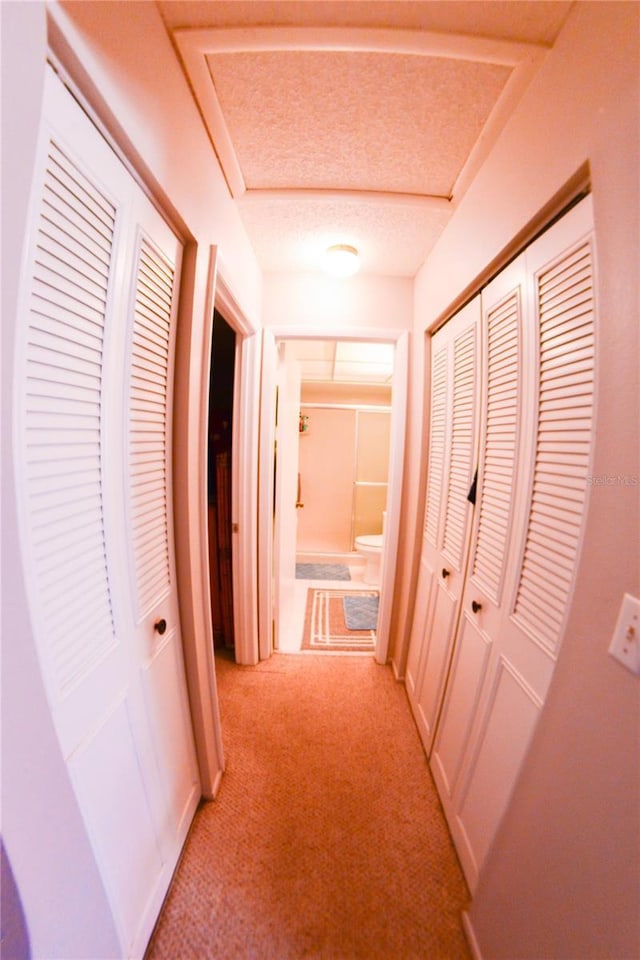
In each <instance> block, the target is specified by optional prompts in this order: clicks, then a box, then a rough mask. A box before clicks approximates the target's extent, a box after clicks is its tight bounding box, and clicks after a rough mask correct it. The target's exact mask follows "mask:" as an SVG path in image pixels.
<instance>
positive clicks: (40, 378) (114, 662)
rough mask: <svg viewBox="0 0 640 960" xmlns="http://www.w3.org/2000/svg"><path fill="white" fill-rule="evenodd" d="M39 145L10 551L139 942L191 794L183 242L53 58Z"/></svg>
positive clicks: (120, 917)
mask: <svg viewBox="0 0 640 960" xmlns="http://www.w3.org/2000/svg"><path fill="white" fill-rule="evenodd" d="M40 147H41V149H40V153H39V156H40V160H39V167H38V170H36V175H35V181H34V183H35V186H34V195H33V198H32V224H33V227H32V232H31V239H30V245H29V250H28V258H27V261H26V264H25V272H24V279H23V285H22V300H21V325H22V333H21V344H20V347H19V355H18V357H17V364H16V370H17V374H16V388H17V392H18V395H17V397H16V401H17V402H16V408H17V410H18V422H17V429H16V433H15V445H16V448H17V449H16V462H17V463H18V464H19V467H18V469H19V471H20V474H21V475H20V478H19V480H20V483H19V486H20V488H21V490H22V502H21V504H20V512H21V517H20V519H21V527H22V540H23V560H24V564H25V567H26V574H27V581H28V584H29V590H30V604H31V609H32V618H33V623H34V630H35V634H36V641H37V645H38V651H39V657H40V663H41V668H42V672H43V676H44V679H45V684H46V687H47V692H48V696H49V701H50V704H51V711H52V717H53V721H54V724H55V727H56V730H57V733H58V737H59V740H60V743H61V747H62V750H63V753H64V756H65V758H66V760H67V764H68V767H69V772H70V776H71V779H72V782H73V784H74V787H75V790H76V795H77V798H78V801H79V805H80V809H81V811H82V814H83V817H84V820H85V823H86V826H87V831H88V834H89V836H90V839H91V842H92V844H93V848H94V851H95V855H96V860H97V862H98V865H99V868H100V871H101V874H102V877H103V880H104V883H105V888H106V890H107V894H108V896H109V898H110V901H111V904H112V909H113V913H114V918H115V921H116V925H117V928H118V931H119V935H120V939H121V945H122V956H123V957H124V956H139V955H141V954H142V952H143V951H144V948H145V945H146V942H147V939H148V937H149V935H150V933H151V930H152V929H153V924H154V922H155V919H156V917H157V913H158V911H159V909H160V906H161V903H162V899H163V897H164V895H165V893H166V890H167V887H168V884H169V881H170V879H171V875H172V872H173V870H174V867H175V864H176V862H177V858H178V855H179V852H180V849H181V847H182V843H183V841H184V837H185V836H186V830H187V828H188V825H189V822H190V819H191V816H192V814H193V812H194V810H195V806H196V804H197V801H198V797H199V786H198V776H197V767H196V761H195V751H194V745H193V738H192V731H191V724H190V719H189V709H188V700H187V692H186V685H185V679H184V669H183V664H182V650H181V638H180V625H179V620H178V607H177V598H176V580H175V571H174V557H173V533H172V530H173V523H172V517H171V469H170V464H171V403H172V398H171V383H172V358H173V337H174V332H173V331H174V327H175V324H174V322H173V321H174V318H175V303H176V296H177V280H178V274H179V265H180V253H181V250H180V244H179V242H178V240H177V238H176V237H175V236H174V235H173V233H172V232H171V230H170V229H169V228H168V227H167V225H166V223H165V222H164V221H163V220H162V218H161V217H160V215H159V214H158V213H157V211H156V210H155V209H154V208H153V207H152V205H151V204H150V203H149V201H148V200H147V198H146V197H145V196H144V194H143V193H142V191H141V189H140V188H139V186H138V185H137V184H136V183H135V181H134V180H133V178H132V177H131V176H130V174H129V173H128V172H127V171H126V170H125V168H124V167H123V166H122V164H121V163H120V161H119V160H118V159H117V157H116V156H115V154H114V153H113V152H112V151H111V149H110V148H109V146H108V145H107V143H106V142H105V141H104V140H103V139H102V137H101V136H100V135H99V133H98V132H97V130H96V129H95V127H94V126H93V125H92V123H91V122H90V121H89V119H88V118H87V117H86V115H85V114H84V113H83V112H82V110H81V109H80V107H79V106H78V104H77V103H76V101H75V100H74V99H73V98H72V97H71V96H70V94H69V93H68V92H67V91H66V90H65V88H64V87H63V85H62V84H61V82H60V81H59V79H58V78H57V77H56V76H55V74H54V73H53V71H52V70H49V71H48V76H47V85H46V92H45V104H44V119H43V126H42V130H41V144H40ZM162 621H164V623H163V622H162Z"/></svg>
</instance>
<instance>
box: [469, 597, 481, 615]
mask: <svg viewBox="0 0 640 960" xmlns="http://www.w3.org/2000/svg"><path fill="white" fill-rule="evenodd" d="M471 609H472V610H473V612H474V613H477V612H478V610H482V604H481V603H478V601H477V600H472V601H471Z"/></svg>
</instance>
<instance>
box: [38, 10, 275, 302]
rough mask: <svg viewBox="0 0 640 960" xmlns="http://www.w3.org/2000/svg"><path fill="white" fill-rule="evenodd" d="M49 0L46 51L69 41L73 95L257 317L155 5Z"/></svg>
mask: <svg viewBox="0 0 640 960" xmlns="http://www.w3.org/2000/svg"><path fill="white" fill-rule="evenodd" d="M50 7H51V13H52V15H53V19H54V24H52V28H51V36H52V40H53V45H54V49H56V48H57V46H58V37H61V38H62V43H63V45H66V46H67V47H68V48H71V49H72V51H73V57H72V58H73V60H74V61H75V63H76V66H75V68H74V69H75V73H76V74H77V77H78V81H79V82H80V83H81V86H82V90H83V93H84V94H85V95H86V96H87V98H88V99H89V100H90V102H92V105H95V108H96V110H97V111H98V113H99V114H100V115H101V117H103V118H104V122H105V123H106V125H107V126H108V127H112V128H113V136H114V137H115V138H116V139H117V141H119V142H121V143H122V144H123V145H124V148H125V149H126V151H127V152H128V153H130V154H131V155H133V156H135V157H137V158H138V160H139V162H140V166H141V167H142V168H143V169H144V172H145V180H146V182H147V183H149V184H151V185H154V186H155V185H157V188H158V190H159V191H160V193H161V195H163V200H164V202H165V203H166V202H167V201H168V202H169V204H171V205H172V206H173V208H174V209H175V210H176V212H177V213H178V216H179V217H180V218H181V219H182V220H183V221H184V224H185V226H186V229H187V230H188V231H189V232H190V233H191V235H192V236H193V237H194V238H195V239H196V240H197V241H198V243H199V244H201V245H202V247H203V250H205V249H206V247H207V246H208V245H209V244H217V245H219V247H220V250H219V260H220V263H219V265H218V269H219V270H221V271H222V272H223V273H224V275H225V280H226V281H227V283H228V285H229V287H230V289H231V291H232V293H233V294H234V296H235V297H236V299H237V300H238V302H239V304H240V306H241V308H242V309H243V310H244V311H245V313H246V314H247V316H248V317H249V318H250V319H255V320H256V321H258V320H259V317H260V309H261V273H260V270H259V267H258V264H257V261H256V259H255V255H254V253H253V249H252V248H251V246H250V244H249V240H248V238H247V235H246V233H245V230H244V227H243V225H242V221H241V220H240V217H239V215H238V212H237V209H236V207H235V205H234V203H233V201H232V200H231V198H230V196H229V191H228V189H227V186H226V182H225V180H224V177H223V175H222V172H221V171H220V168H219V167H218V165H217V164H216V163H215V162H213V160H212V154H211V146H210V143H209V139H208V137H207V134H206V132H205V130H204V127H203V125H202V121H201V119H200V115H199V113H198V110H197V108H196V106H195V103H194V101H193V97H192V95H191V92H190V90H189V87H188V85H187V82H186V80H185V78H184V75H183V73H182V71H181V69H180V66H179V64H178V61H177V59H176V56H175V53H174V51H173V47H172V45H171V41H170V39H169V36H168V34H167V31H166V28H165V26H164V23H163V22H162V18H161V16H160V13H159V11H158V8H157V6H156V4H155V3H147V2H145V0H127V2H126V5H123V4H122V3H121V2H118V0H83V2H82V3H76V2H68V0H63V2H61V3H53V4H51V5H50ZM123 25H124V26H126V29H123ZM110 132H111V131H110Z"/></svg>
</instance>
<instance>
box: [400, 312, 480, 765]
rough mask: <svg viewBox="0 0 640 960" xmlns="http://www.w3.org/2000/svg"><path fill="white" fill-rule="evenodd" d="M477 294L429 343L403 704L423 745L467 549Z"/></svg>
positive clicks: (441, 682) (444, 666) (440, 685)
mask: <svg viewBox="0 0 640 960" xmlns="http://www.w3.org/2000/svg"><path fill="white" fill-rule="evenodd" d="M479 322H480V298H479V297H476V298H475V299H474V300H472V301H471V302H470V303H469V304H467V305H466V306H465V307H463V308H462V310H460V311H459V313H457V314H456V315H455V317H453V318H452V319H451V320H450V321H449V322H448V323H447V324H445V326H444V327H442V328H441V329H440V330H438V332H437V333H436V334H435V335H434V337H433V338H432V342H431V394H430V422H429V425H430V430H429V464H428V471H427V493H426V503H425V521H424V530H423V540H422V554H421V558H420V573H419V577H418V585H417V594H416V603H415V610H414V618H413V624H412V630H411V640H410V646H409V654H408V658H407V691H408V694H409V702H410V703H411V707H412V709H413V712H414V716H415V718H416V722H417V724H418V727H419V729H420V733H421V736H422V739H423V742H424V744H425V747H426V748H427V749H429V747H430V745H431V743H432V740H433V734H434V730H435V726H436V722H437V718H438V714H439V710H440V706H441V703H442V697H443V694H444V688H445V682H446V677H447V672H448V669H449V663H450V661H451V655H452V651H453V641H454V636H455V630H456V623H457V618H458V612H459V607H460V600H461V596H462V589H463V585H464V577H465V571H466V565H467V556H468V548H469V530H470V523H471V517H472V512H473V510H472V506H471V503H470V502H469V500H468V494H469V489H470V487H471V483H472V480H473V475H474V470H475V466H476V459H477V436H478V387H479V378H478V351H479V342H478V341H479V335H480V333H479Z"/></svg>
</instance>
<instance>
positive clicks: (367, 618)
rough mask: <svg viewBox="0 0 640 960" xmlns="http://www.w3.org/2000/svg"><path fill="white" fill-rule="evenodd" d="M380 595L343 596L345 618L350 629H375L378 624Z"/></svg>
mask: <svg viewBox="0 0 640 960" xmlns="http://www.w3.org/2000/svg"><path fill="white" fill-rule="evenodd" d="M379 599H380V598H379V597H378V596H377V595H376V596H369V597H363V596H358V597H343V599H342V603H343V605H344V619H345V623H346V625H347V627H348V628H349V630H375V629H376V627H377V626H378V604H379Z"/></svg>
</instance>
